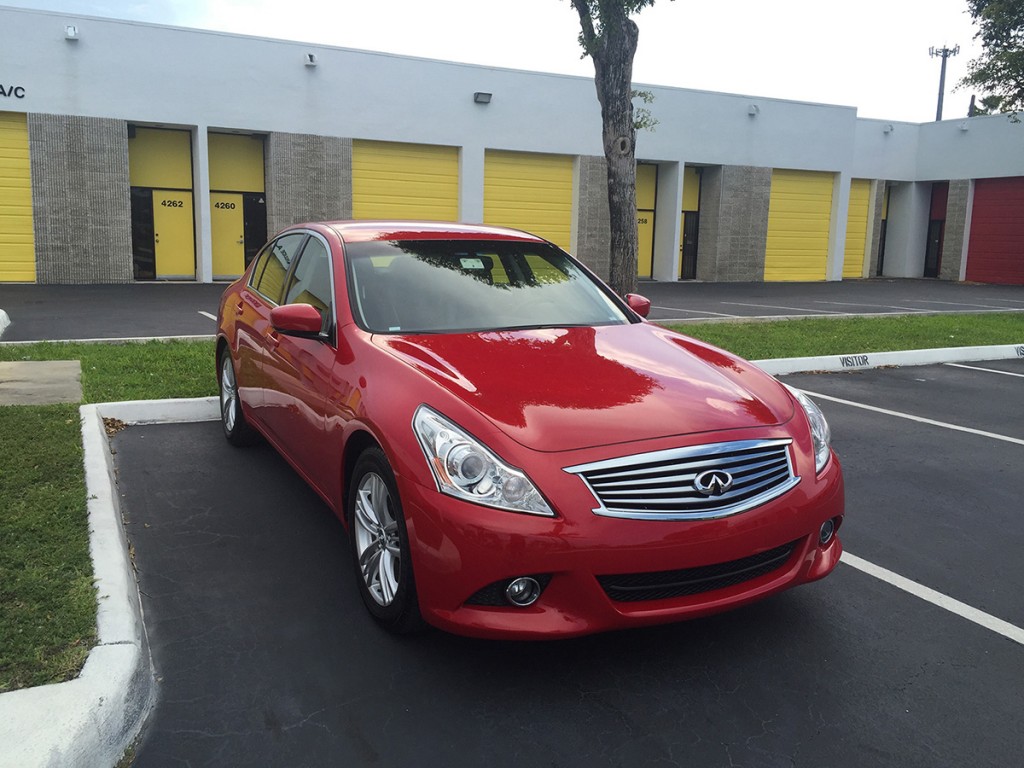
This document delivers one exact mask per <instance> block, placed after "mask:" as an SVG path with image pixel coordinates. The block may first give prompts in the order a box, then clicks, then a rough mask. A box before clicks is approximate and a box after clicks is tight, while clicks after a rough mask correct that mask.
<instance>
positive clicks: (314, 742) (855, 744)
mask: <svg viewBox="0 0 1024 768" xmlns="http://www.w3.org/2000/svg"><path fill="white" fill-rule="evenodd" d="M988 288H991V286H989V287H988ZM785 380H786V381H787V382H788V383H790V384H793V385H795V386H798V387H801V388H804V389H806V390H808V391H809V392H812V393H817V394H818V395H819V397H818V398H817V400H818V403H819V405H821V407H822V409H823V410H824V411H825V413H826V415H827V416H828V418H829V420H830V423H831V426H832V430H833V434H834V445H835V447H836V450H837V451H838V453H839V455H840V457H841V458H842V460H843V464H844V469H845V472H846V481H847V518H846V523H845V525H844V526H843V528H842V530H841V532H840V536H841V538H842V539H843V542H844V545H845V548H846V550H847V552H848V553H849V554H850V555H852V556H853V557H850V558H849V559H848V560H847V561H846V562H844V564H842V565H840V566H839V568H838V569H837V570H836V571H835V572H834V573H833V574H832V575H831V576H829V577H828V578H827V579H825V580H824V581H821V582H818V583H815V584H812V585H808V586H804V587H801V588H798V589H796V590H793V591H790V592H788V593H785V594H783V595H780V596H777V597H775V598H772V599H769V600H767V601H765V602H762V603H759V604H756V605H754V606H752V607H749V608H746V609H743V610H740V611H737V612H734V613H730V614H725V615H720V616H717V617H713V618H710V619H704V620H698V621H693V622H689V623H683V624H676V625H671V626H666V627H660V628H656V629H646V630H638V631H630V632H620V633H612V634H606V635H598V636H592V637H586V638H581V639H577V640H570V641H561V642H555V643H505V642H484V641H475V640H467V639H463V638H458V637H454V636H449V635H445V634H443V633H440V632H437V631H428V632H426V633H424V634H421V635H417V636H413V637H405V638H396V637H393V636H391V635H388V634H387V633H385V632H382V631H380V630H379V629H377V627H376V626H375V625H374V623H373V622H372V621H371V620H370V619H369V617H368V616H367V615H366V614H365V611H364V609H363V608H362V605H361V603H360V600H359V596H358V593H357V591H356V585H355V580H354V574H353V572H352V563H351V558H350V556H349V554H348V548H347V542H346V537H345V533H344V530H343V529H342V527H341V525H340V523H338V522H337V521H336V520H335V518H334V517H333V516H332V515H331V514H330V512H328V510H327V509H326V507H325V506H324V505H323V504H322V503H321V502H320V501H319V500H318V498H317V497H316V496H315V495H314V494H313V492H312V491H310V490H309V489H308V488H307V487H306V486H305V485H304V483H303V482H302V481H301V480H300V479H299V478H298V476H297V475H295V473H294V472H293V471H292V470H291V469H290V468H289V467H288V466H287V465H286V464H285V462H284V461H283V460H282V459H280V458H279V457H278V456H277V455H276V454H275V453H274V452H273V450H272V449H270V448H268V447H267V446H265V445H261V446H257V447H255V448H251V449H245V450H237V449H233V448H230V447H229V446H228V445H227V444H226V442H225V441H224V440H223V437H222V436H221V433H220V427H219V425H218V424H216V423H200V424H185V425H149V426H135V427H131V428H129V429H127V430H125V431H123V432H121V433H120V434H119V435H118V436H117V437H116V438H114V440H113V447H114V449H115V451H116V455H115V461H116V464H117V466H118V473H119V482H120V490H121V493H122V494H123V499H122V504H123V510H124V513H125V517H126V520H127V530H128V534H129V537H130V539H131V541H132V544H133V547H134V553H135V562H136V565H137V567H138V571H139V580H140V588H141V590H142V599H143V608H144V611H145V615H146V625H147V628H148V631H149V640H150V643H151V648H152V653H153V659H154V663H155V666H156V673H157V676H158V680H159V683H158V697H159V700H158V705H157V709H156V711H155V713H154V715H153V716H152V717H151V720H150V723H149V725H148V726H147V729H146V731H145V733H144V737H143V740H142V742H141V745H140V747H139V750H138V756H137V761H136V765H139V766H165V765H166V766H171V765H174V766H178V765H186V764H187V765H193V766H200V765H225V764H232V765H289V766H305V765H310V766H312V765H331V764H339V765H341V764H344V765H360V766H362V765H382V766H409V765H416V766H455V765H490V766H506V765H507V766H523V765H531V766H532V765H548V766H619V765H621V766H658V765H665V766H671V765H685V766H751V767H755V766H756V767H758V768H760V767H762V766H858V767H859V766H866V765H871V766H929V767H930V768H931V767H934V766H964V765H972V766H989V765H991V766H1006V765H1016V764H1019V762H1020V758H1019V753H1020V733H1021V732H1022V729H1024V711H1022V708H1021V706H1020V685H1021V682H1022V678H1021V670H1022V669H1024V630H1021V629H1020V627H1022V626H1024V590H1021V585H1022V584H1024V558H1021V557H1020V552H1021V551H1022V549H1024V520H1022V518H1021V515H1020V510H1021V508H1022V505H1021V501H1020V479H1021V477H1024V419H1022V418H1021V407H1020V400H1021V397H1020V395H1021V391H1022V386H1024V361H1019V360H1012V361H1004V362H994V363H993V362H988V363H979V364H967V365H966V366H953V365H938V366H928V367H920V368H898V369H884V370H872V371H861V372H856V373H842V374H831V375H799V376H789V377H786V379H785ZM851 563H853V565H851ZM901 577H902V578H901ZM908 580H909V581H908Z"/></svg>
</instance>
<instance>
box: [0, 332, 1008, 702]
mask: <svg viewBox="0 0 1024 768" xmlns="http://www.w3.org/2000/svg"><path fill="white" fill-rule="evenodd" d="M666 325H668V326H669V327H674V328H676V329H677V330H679V331H681V332H683V333H686V334H688V335H691V336H696V337H697V338H700V339H703V340H705V341H708V342H711V343H712V344H716V345H718V346H721V347H724V348H725V349H728V350H730V351H732V352H734V353H736V354H738V355H740V356H742V357H745V358H748V359H752V360H761V359H768V358H773V357H806V356H812V355H828V354H848V353H851V354H852V353H858V352H881V351H889V350H900V349H926V348H934V347H956V346H973V345H984V344H1020V343H1024V314H984V315H928V316H920V315H917V316H915V315H911V316H903V317H891V318H888V317H882V318H877V317H875V318H840V319H813V320H811V319H808V320H782V321H774V322H756V323H703V324H695V323H683V324H674V325H673V324H666ZM5 360H81V363H82V391H83V397H84V400H85V402H88V403H100V402H111V401H117V400H142V399H146V400H149V399H162V398H176V397H203V396H208V395H214V394H216V392H217V381H216V377H215V366H214V361H213V342H212V341H192V342H185V341H174V342H150V343H145V344H76V343H68V344H51V343H41V344H31V345H10V346H2V345H0V361H5ZM81 445H82V441H81V431H80V427H79V419H78V411H77V407H76V406H74V405H52V406H2V407H0V446H3V453H2V455H0V461H2V464H0V466H2V471H0V691H6V690H12V689H14V688H20V687H23V686H28V685H38V684H42V683H49V682H59V681H61V680H66V679H69V678H72V677H74V676H75V675H77V673H78V670H79V668H80V667H81V664H82V663H83V662H84V660H85V657H86V655H87V654H88V652H89V649H90V647H91V646H92V643H93V642H94V641H95V596H94V592H93V589H92V565H91V563H90V561H89V554H88V528H87V521H86V510H85V488H84V485H85V484H84V479H83V471H82V447H81Z"/></svg>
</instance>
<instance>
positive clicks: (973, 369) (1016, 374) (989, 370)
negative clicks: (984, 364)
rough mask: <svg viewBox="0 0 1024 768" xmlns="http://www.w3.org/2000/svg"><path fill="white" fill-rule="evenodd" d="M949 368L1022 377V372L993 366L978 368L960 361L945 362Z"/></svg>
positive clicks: (1023, 376) (1023, 375)
mask: <svg viewBox="0 0 1024 768" xmlns="http://www.w3.org/2000/svg"><path fill="white" fill-rule="evenodd" d="M946 365H948V366H950V367H951V368H966V369H967V370H969V371H984V372H985V373H1001V374H1003V376H1016V377H1017V378H1019V379H1024V373H1013V372H1012V371H997V370H996V369H995V368H979V367H978V366H976V365H963V364H962V363H946Z"/></svg>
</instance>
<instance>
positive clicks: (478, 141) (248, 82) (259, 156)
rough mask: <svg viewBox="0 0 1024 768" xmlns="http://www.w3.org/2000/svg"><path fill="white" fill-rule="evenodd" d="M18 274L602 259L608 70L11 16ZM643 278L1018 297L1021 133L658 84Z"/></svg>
mask: <svg viewBox="0 0 1024 768" xmlns="http://www.w3.org/2000/svg"><path fill="white" fill-rule="evenodd" d="M0 30H2V31H3V38H4V50H3V57H2V59H0V282H40V283H84V282H131V281H133V280H145V279H185V280H200V281H211V280H215V279H222V278H226V277H230V276H234V275H237V274H239V273H240V272H241V270H242V269H243V267H244V265H245V264H246V263H247V260H248V259H249V258H251V257H252V255H253V254H254V253H255V251H256V249H258V248H259V246H260V245H262V243H263V242H264V240H265V239H266V236H267V234H268V232H273V231H275V230H277V229H279V228H281V227H283V226H286V225H288V224H291V223H294V222H297V221H304V220H317V219H340V218H427V219H444V220H461V221H468V222H485V223H490V224H503V225H510V226H515V227H519V228H522V229H526V230H530V231H533V232H535V233H537V234H540V235H542V236H545V237H547V238H548V239H550V240H552V241H553V242H555V243H557V244H558V245H560V246H562V247H564V248H566V249H567V250H569V251H570V252H572V253H574V254H576V255H577V256H578V257H580V258H581V259H582V260H583V261H585V262H586V263H588V264H589V265H590V266H591V267H592V268H594V269H595V270H596V271H598V272H599V273H606V271H607V262H608V239H609V238H608V212H607V190H606V180H605V170H604V158H603V155H602V149H601V132H600V116H599V108H598V104H597V99H596V96H595V92H594V84H593V81H592V80H591V79H589V78H579V77H567V76H562V75H547V74H538V73H533V72H520V71H514V70H506V69H496V68H490V67H479V66H470V65H463V64H453V63H448V62H442V61H431V60H424V59H415V58H409V57H402V56H395V55H390V54H380V53H369V52H365V51H354V50H348V49H341V48H332V47H325V46H318V45H309V44H303V43H295V42H285V41H280V40H268V39H261V38H253V37H244V36H238V35H229V34H223V33H217V32H205V31H197V30H187V29H180V28H173V27H164V26H156V25H151V24H141V23H135V22H123V21H113V20H108V19H98V18H89V17H81V16H74V15H67V14H61V13H52V12H40V11H27V10H21V9H11V8H0ZM642 87H643V88H644V89H646V90H649V91H651V92H652V93H653V94H654V96H655V101H654V103H653V105H652V109H653V112H654V114H655V116H656V118H657V119H658V121H659V123H658V126H657V128H656V130H655V131H654V132H641V133H640V135H639V136H638V145H637V158H638V163H639V166H638V183H637V209H638V210H637V216H638V223H639V231H640V245H641V252H640V270H639V271H640V276H641V277H652V278H655V279H657V280H679V279H691V278H697V279H702V280H826V279H827V280H839V279H847V278H860V277H869V276H875V275H885V276H891V277H922V276H930V277H939V278H943V279H949V280H976V281H981V282H1001V283H1017V284H1021V283H1024V124H1021V123H1012V122H1010V121H1009V120H1008V119H1007V118H1006V117H1000V116H995V117H975V118H971V119H957V120H947V121H943V122H938V123H925V124H920V125H918V124H913V123H901V122H886V121H880V120H863V119H859V118H858V117H857V114H856V109H854V108H852V107H842V106H832V105H823V104H807V103H801V102H794V101H783V100H778V99H768V98H761V97H756V96H741V95H735V94H725V93H710V92H704V91H692V90H685V89H678V88H664V87H658V86H647V85H644V86H642Z"/></svg>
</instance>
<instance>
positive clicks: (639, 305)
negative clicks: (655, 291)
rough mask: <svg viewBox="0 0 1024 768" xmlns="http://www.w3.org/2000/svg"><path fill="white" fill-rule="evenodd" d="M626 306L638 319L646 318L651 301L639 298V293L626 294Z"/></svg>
mask: <svg viewBox="0 0 1024 768" xmlns="http://www.w3.org/2000/svg"><path fill="white" fill-rule="evenodd" d="M626 304H628V305H629V308H630V309H632V310H633V311H634V312H636V313H637V314H638V315H640V317H647V315H649V314H650V312H651V300H650V299H648V298H646V297H644V296H641V295H640V294H639V293H627V294H626Z"/></svg>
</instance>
